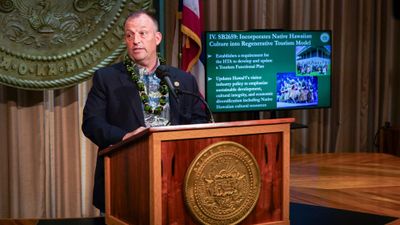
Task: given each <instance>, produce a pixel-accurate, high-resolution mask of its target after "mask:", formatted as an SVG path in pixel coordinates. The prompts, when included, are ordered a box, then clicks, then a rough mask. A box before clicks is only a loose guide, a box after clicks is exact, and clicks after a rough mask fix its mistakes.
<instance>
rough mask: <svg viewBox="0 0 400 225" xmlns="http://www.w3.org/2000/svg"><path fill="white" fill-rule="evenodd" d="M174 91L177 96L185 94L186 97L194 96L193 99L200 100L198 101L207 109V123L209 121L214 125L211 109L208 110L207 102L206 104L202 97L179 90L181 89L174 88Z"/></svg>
mask: <svg viewBox="0 0 400 225" xmlns="http://www.w3.org/2000/svg"><path fill="white" fill-rule="evenodd" d="M175 91H176V93H177V94H178V95H179V94H186V95H191V96H194V97H196V98H198V99H200V101H201V102H202V103H203V104H204V105H205V106H206V108H207V114H208V117H209V121H211V123H215V120H214V117H213V115H212V112H211V109H210V107H209V106H208V104H207V102H206V101H205V100H204V99H203V98H202V97H200V96H199V95H197V94H195V93H192V92H189V91H185V90H181V89H179V88H175Z"/></svg>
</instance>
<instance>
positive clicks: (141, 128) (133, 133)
mask: <svg viewBox="0 0 400 225" xmlns="http://www.w3.org/2000/svg"><path fill="white" fill-rule="evenodd" d="M145 129H146V127H139V128H138V129H136V130H134V131H132V132H129V133H126V134H125V136H124V137H123V138H122V140H123V141H124V140H126V139H128V138H130V137H132V136H134V135H136V134H138V133H140V132H142V131H143V130H145Z"/></svg>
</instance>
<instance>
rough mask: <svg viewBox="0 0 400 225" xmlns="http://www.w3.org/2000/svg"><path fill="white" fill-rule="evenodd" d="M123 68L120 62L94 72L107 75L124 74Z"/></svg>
mask: <svg viewBox="0 0 400 225" xmlns="http://www.w3.org/2000/svg"><path fill="white" fill-rule="evenodd" d="M124 69H125V66H124V64H123V63H122V62H118V63H114V64H111V65H108V66H105V67H102V68H100V69H98V70H97V71H96V72H97V73H100V74H109V73H110V72H114V73H115V72H124Z"/></svg>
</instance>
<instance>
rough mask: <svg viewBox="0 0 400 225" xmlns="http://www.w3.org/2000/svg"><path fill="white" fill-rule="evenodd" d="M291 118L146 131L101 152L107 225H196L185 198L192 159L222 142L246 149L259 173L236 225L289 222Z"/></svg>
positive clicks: (196, 222) (181, 126) (157, 128)
mask: <svg viewBox="0 0 400 225" xmlns="http://www.w3.org/2000/svg"><path fill="white" fill-rule="evenodd" d="M292 122H294V119H292V118H284V119H270V120H254V121H239V122H227V123H210V124H197V125H179V126H168V127H155V128H148V129H146V130H144V131H143V132H141V133H138V134H137V135H135V136H133V137H131V138H130V139H128V140H126V141H123V142H121V143H118V144H116V145H114V146H111V147H109V148H107V149H105V150H103V151H101V153H100V154H101V155H103V156H104V157H105V174H106V181H105V182H106V223H107V224H157V225H158V224H163V225H166V224H182V225H187V224H199V222H198V221H197V220H196V219H195V218H194V217H193V216H192V215H191V214H190V211H189V210H188V209H187V206H186V204H185V200H184V189H183V183H184V179H185V174H186V171H187V169H188V167H189V166H190V164H191V162H192V161H193V159H194V158H195V157H196V155H197V154H199V152H201V151H202V150H203V149H205V148H207V147H208V146H210V145H212V144H215V143H219V142H222V141H231V142H235V143H239V144H240V145H242V146H244V147H246V148H247V149H248V150H249V151H250V152H251V154H252V155H253V156H254V158H255V159H256V161H257V164H258V168H259V170H260V177H261V179H260V183H261V188H260V194H259V196H258V200H257V202H256V205H255V207H254V208H253V210H252V211H251V212H250V214H248V216H247V217H246V218H245V219H243V220H242V221H241V222H240V224H274V225H276V224H290V222H289V168H290V167H289V166H290V165H289V154H290V123H292Z"/></svg>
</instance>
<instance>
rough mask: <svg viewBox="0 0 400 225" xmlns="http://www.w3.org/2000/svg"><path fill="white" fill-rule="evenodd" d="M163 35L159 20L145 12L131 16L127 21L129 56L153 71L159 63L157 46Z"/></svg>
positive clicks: (126, 35)
mask: <svg viewBox="0 0 400 225" xmlns="http://www.w3.org/2000/svg"><path fill="white" fill-rule="evenodd" d="M161 39H162V35H161V33H160V32H158V24H157V20H156V19H155V18H154V17H153V16H151V15H150V14H149V13H147V12H145V11H137V12H134V13H132V14H130V15H129V16H128V17H127V19H126V21H125V43H126V46H127V50H128V54H129V56H130V57H131V59H133V60H134V61H135V62H136V63H137V64H138V65H141V66H143V67H146V68H148V69H152V68H153V67H154V66H155V64H156V62H157V45H159V44H160V42H161Z"/></svg>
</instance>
